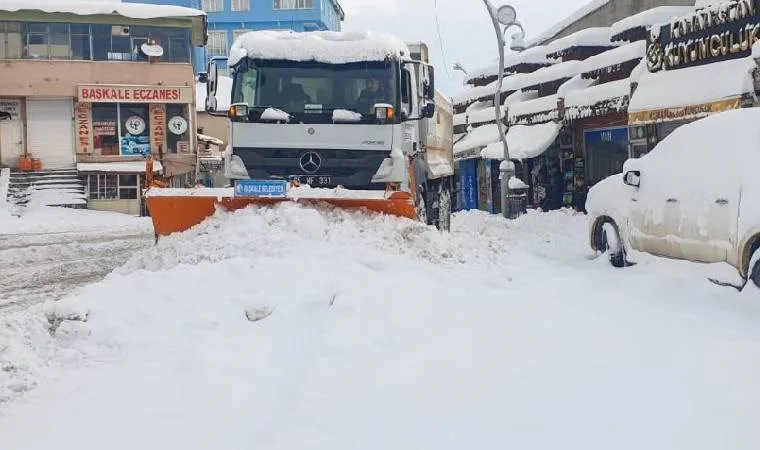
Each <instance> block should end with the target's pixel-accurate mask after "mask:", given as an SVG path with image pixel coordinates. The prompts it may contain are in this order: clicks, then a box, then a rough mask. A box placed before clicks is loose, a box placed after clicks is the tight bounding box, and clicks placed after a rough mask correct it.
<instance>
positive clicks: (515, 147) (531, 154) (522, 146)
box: [481, 122, 562, 161]
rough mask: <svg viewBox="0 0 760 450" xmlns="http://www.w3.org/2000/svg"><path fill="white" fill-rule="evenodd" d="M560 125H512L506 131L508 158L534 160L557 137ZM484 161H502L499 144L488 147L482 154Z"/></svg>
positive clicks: (550, 123) (502, 156) (501, 147)
mask: <svg viewBox="0 0 760 450" xmlns="http://www.w3.org/2000/svg"><path fill="white" fill-rule="evenodd" d="M561 129H562V124H559V123H554V122H549V123H541V124H538V125H514V126H511V127H509V131H507V145H508V146H509V158H510V159H516V160H518V161H522V160H526V159H531V158H536V157H538V156H541V154H542V153H544V152H545V151H546V149H548V148H549V147H551V145H552V144H553V143H554V141H555V140H556V139H557V136H558V135H559V131H560V130H561ZM481 157H482V158H484V159H499V160H502V159H504V147H503V145H502V143H501V142H495V143H492V144H490V145H488V146H487V147H486V148H485V149H484V150H483V151H482V152H481Z"/></svg>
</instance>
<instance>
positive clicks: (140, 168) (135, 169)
mask: <svg viewBox="0 0 760 450" xmlns="http://www.w3.org/2000/svg"><path fill="white" fill-rule="evenodd" d="M162 168H163V167H162V166H161V162H159V161H153V171H154V172H158V171H160V170H161V169H162ZM77 171H79V172H119V173H145V161H119V162H105V163H77Z"/></svg>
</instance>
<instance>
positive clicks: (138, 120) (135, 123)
mask: <svg viewBox="0 0 760 450" xmlns="http://www.w3.org/2000/svg"><path fill="white" fill-rule="evenodd" d="M124 127H125V128H126V129H127V133H129V134H132V135H135V136H137V135H140V134H143V133H145V120H143V118H142V117H140V116H129V117H127V120H126V121H124Z"/></svg>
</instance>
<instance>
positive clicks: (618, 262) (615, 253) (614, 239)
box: [596, 222, 626, 268]
mask: <svg viewBox="0 0 760 450" xmlns="http://www.w3.org/2000/svg"><path fill="white" fill-rule="evenodd" d="M596 248H597V249H598V250H599V251H600V252H602V253H608V254H609V257H610V264H612V266H613V267H617V268H620V267H625V265H626V264H625V247H624V246H623V240H622V239H621V238H620V232H619V231H618V228H617V226H615V223H614V222H604V223H603V224H602V226H600V227H599V231H598V232H597V244H596Z"/></svg>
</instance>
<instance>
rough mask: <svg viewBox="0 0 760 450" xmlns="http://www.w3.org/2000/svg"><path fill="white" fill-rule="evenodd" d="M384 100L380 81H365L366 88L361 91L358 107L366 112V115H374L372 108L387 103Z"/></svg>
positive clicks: (374, 79)
mask: <svg viewBox="0 0 760 450" xmlns="http://www.w3.org/2000/svg"><path fill="white" fill-rule="evenodd" d="M387 102H388V100H386V98H385V92H384V90H383V88H382V85H381V84H380V80H378V79H377V78H370V79H369V80H367V87H365V88H364V89H362V92H361V93H360V94H359V100H358V103H359V107H360V109H361V110H362V111H367V113H368V114H374V113H375V111H374V106H375V104H376V103H387Z"/></svg>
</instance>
